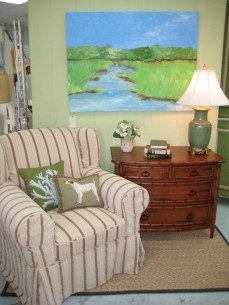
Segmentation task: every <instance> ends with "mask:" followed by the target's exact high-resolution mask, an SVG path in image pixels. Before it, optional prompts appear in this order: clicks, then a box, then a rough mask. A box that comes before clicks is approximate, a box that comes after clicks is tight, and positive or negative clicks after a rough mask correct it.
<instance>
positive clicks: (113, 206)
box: [83, 167, 149, 236]
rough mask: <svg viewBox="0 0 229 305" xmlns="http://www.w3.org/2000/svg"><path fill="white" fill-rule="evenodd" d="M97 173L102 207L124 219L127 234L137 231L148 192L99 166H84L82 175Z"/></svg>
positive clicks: (147, 201) (147, 202) (145, 205)
mask: <svg viewBox="0 0 229 305" xmlns="http://www.w3.org/2000/svg"><path fill="white" fill-rule="evenodd" d="M92 174H98V175H99V183H100V195H101V197H102V199H103V202H104V208H105V209H108V210H109V211H111V212H113V213H115V214H117V215H119V216H121V217H123V218H124V219H125V220H126V233H127V236H130V235H132V234H135V233H136V232H139V228H140V217H141V214H142V212H143V211H144V210H145V209H146V208H147V206H148V204H149V194H148V191H147V190H146V189H144V188H143V187H141V186H139V185H137V184H135V183H133V182H131V181H129V180H127V179H125V178H123V177H120V176H118V175H115V174H112V173H110V172H107V171H105V170H102V169H101V168H98V167H97V168H86V169H84V172H83V175H84V176H89V175H92Z"/></svg>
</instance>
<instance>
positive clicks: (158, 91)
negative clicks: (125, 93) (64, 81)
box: [68, 60, 196, 101]
mask: <svg viewBox="0 0 229 305" xmlns="http://www.w3.org/2000/svg"><path fill="white" fill-rule="evenodd" d="M118 63H119V64H120V65H125V66H128V67H132V68H133V69H134V71H133V72H129V73H126V74H122V75H118V76H119V77H121V78H123V79H125V80H128V81H130V82H132V83H133V86H131V85H130V89H129V90H131V91H133V92H135V93H136V94H138V96H139V97H141V98H143V99H150V98H154V99H162V100H170V101H171V100H174V101H176V100H178V99H179V98H180V97H181V95H182V94H183V93H184V91H185V89H186V88H187V86H188V84H189V82H190V80H191V78H192V75H193V71H194V70H195V68H196V62H195V61H189V60H174V61H160V62H142V61H126V60H125V61H119V62H118ZM111 64H112V61H110V60H78V61H68V90H69V94H79V93H84V92H90V93H97V92H102V91H103V88H98V87H94V88H90V89H88V88H85V86H84V84H85V82H86V81H88V80H98V79H99V78H100V74H99V73H98V72H101V71H109V68H110V65H111ZM116 64H117V61H116Z"/></svg>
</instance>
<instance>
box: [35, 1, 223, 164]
mask: <svg viewBox="0 0 229 305" xmlns="http://www.w3.org/2000/svg"><path fill="white" fill-rule="evenodd" d="M68 11H73V12H74V11H81V12H84V11H195V12H199V37H198V63H197V65H198V68H200V69H201V68H202V67H203V64H206V65H207V67H208V68H209V69H214V70H216V73H217V76H218V79H219V78H220V75H221V63H222V52H223V37H224V22H225V11H226V0H172V1H171V0H141V1H140V0H115V1H111V0H110V1H108V0H74V1H73V0H39V1H38V0H29V32H30V34H29V36H30V52H31V68H32V94H33V121H34V127H44V126H48V127H54V126H56V127H62V126H69V116H70V113H69V109H68V95H67V70H66V48H65V12H68ZM217 116H218V109H212V110H211V111H210V112H209V120H210V121H211V123H212V124H213V131H212V138H211V142H210V145H209V147H210V148H212V149H213V150H215V148H216V141H217V139H216V137H217ZM192 118H193V113H192V112H130V113H129V112H106V113H99V112H97V113H76V122H77V126H85V127H86V126H90V127H94V128H96V130H97V132H98V134H99V136H100V139H101V145H102V155H103V158H102V163H103V164H102V165H103V166H104V167H105V168H106V169H108V170H113V165H112V164H111V163H110V146H111V145H119V139H114V138H113V137H112V133H113V131H114V129H115V127H116V124H117V122H118V121H119V120H122V119H131V120H134V121H136V122H137V123H138V124H139V125H140V127H141V135H142V136H141V137H140V138H137V139H136V145H146V144H148V143H149V140H150V139H152V138H163V139H166V140H167V141H168V142H169V143H170V144H171V145H188V140H187V128H188V122H189V121H190V120H191V119H192Z"/></svg>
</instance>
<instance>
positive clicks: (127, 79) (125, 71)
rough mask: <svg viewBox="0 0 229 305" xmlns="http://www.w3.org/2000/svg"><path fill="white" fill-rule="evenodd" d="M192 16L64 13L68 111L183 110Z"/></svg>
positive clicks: (192, 54)
mask: <svg viewBox="0 0 229 305" xmlns="http://www.w3.org/2000/svg"><path fill="white" fill-rule="evenodd" d="M197 39H198V13H196V12H87V13H86V12H68V13H66V48H67V73H68V75H67V76H68V97H69V110H70V112H96V111H100V112H101V111H187V110H190V107H185V106H182V105H178V104H176V102H177V100H178V99H179V98H180V97H181V96H182V95H183V93H184V92H185V90H186V88H187V86H188V84H189V82H190V80H191V78H192V75H193V72H194V70H195V69H196V61H197Z"/></svg>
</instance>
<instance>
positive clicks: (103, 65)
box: [68, 60, 112, 94]
mask: <svg viewBox="0 0 229 305" xmlns="http://www.w3.org/2000/svg"><path fill="white" fill-rule="evenodd" d="M111 63H112V62H111V61H107V60H80V61H68V93H69V94H77V93H84V92H91V93H96V92H100V91H101V90H102V88H97V87H95V88H90V89H87V88H85V86H84V84H85V82H86V81H88V80H98V79H99V78H100V75H99V74H98V72H99V71H108V70H109V68H110V65H111Z"/></svg>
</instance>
